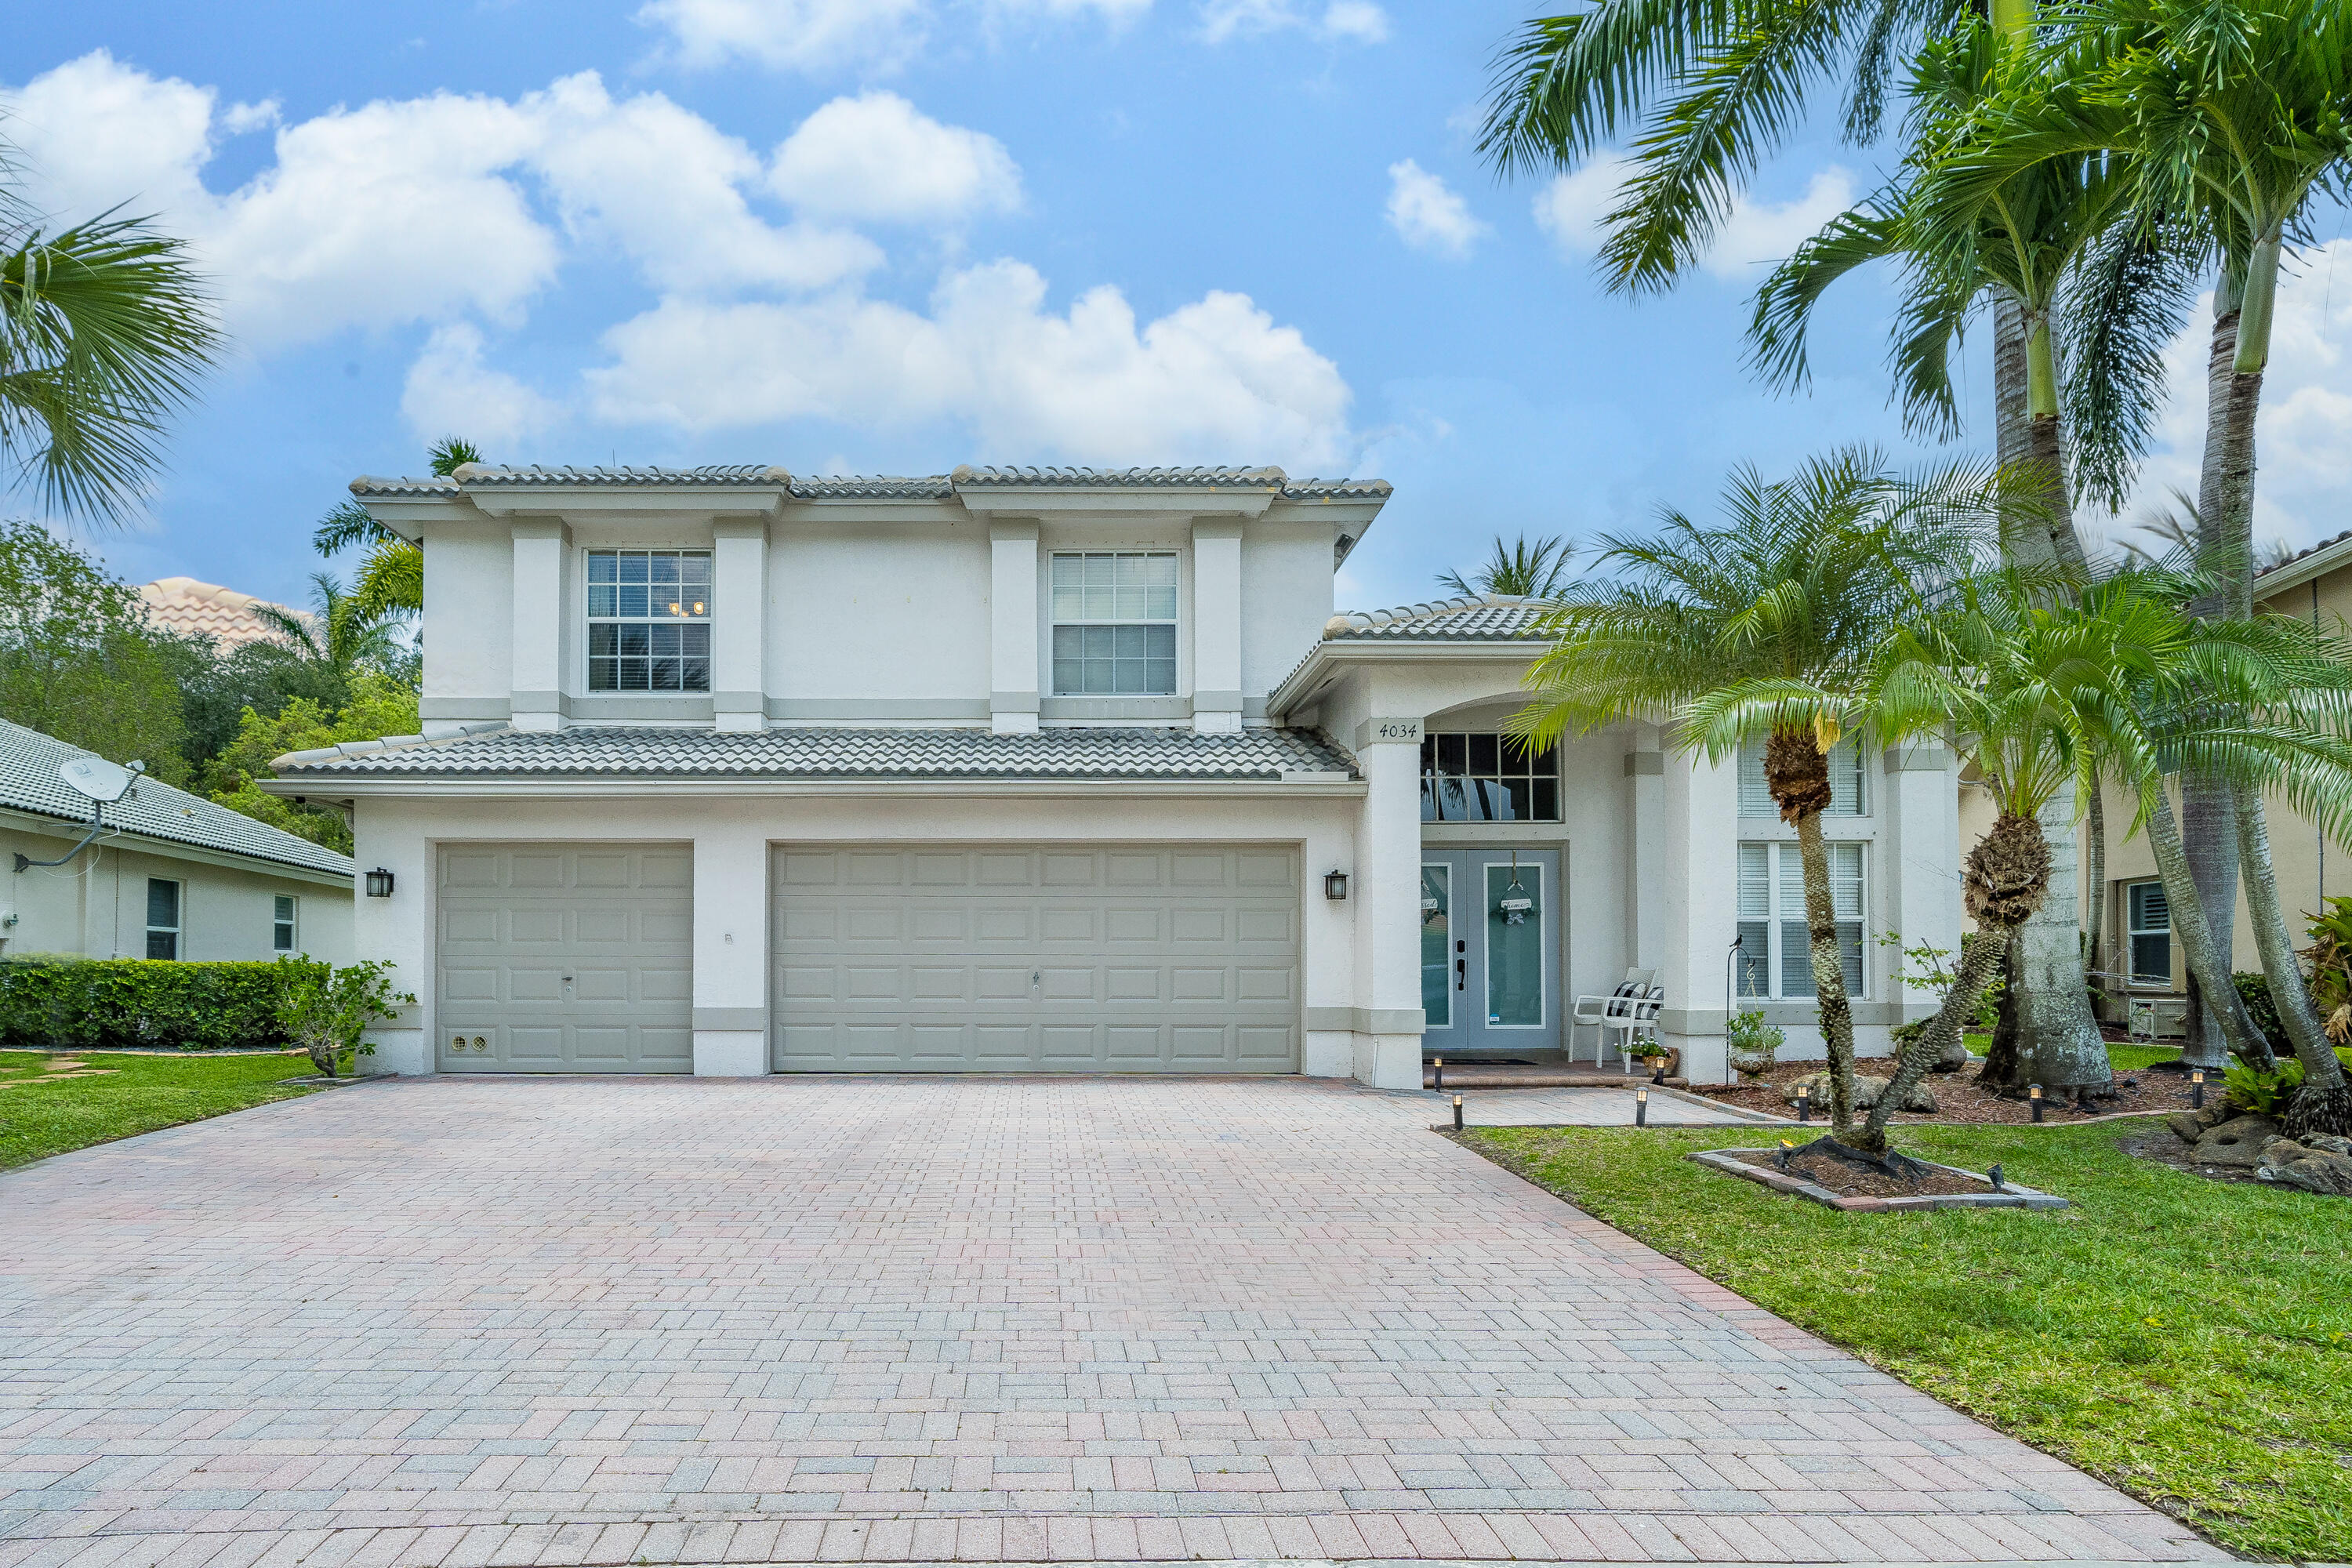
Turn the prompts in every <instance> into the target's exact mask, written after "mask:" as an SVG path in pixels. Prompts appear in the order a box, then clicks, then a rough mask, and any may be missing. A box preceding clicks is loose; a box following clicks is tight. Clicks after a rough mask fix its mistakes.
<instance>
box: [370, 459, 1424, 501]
mask: <svg viewBox="0 0 2352 1568" xmlns="http://www.w3.org/2000/svg"><path fill="white" fill-rule="evenodd" d="M754 484H756V485H783V486H786V487H787V488H789V489H791V491H792V493H793V495H795V496H799V497H801V498H803V500H839V499H851V500H898V499H918V500H942V499H945V498H946V497H948V496H950V495H953V494H954V493H955V492H956V490H957V489H991V488H1003V487H1006V486H1045V485H1052V486H1061V487H1066V488H1074V489H1075V488H1089V487H1092V488H1108V487H1115V486H1124V487H1131V488H1135V489H1151V488H1165V489H1180V488H1190V489H1198V488H1200V487H1202V486H1214V485H1224V486H1241V487H1244V488H1248V489H1270V490H1275V491H1276V492H1278V493H1279V494H1281V495H1282V496H1283V497H1284V498H1285V499H1286V500H1380V499H1381V498H1383V497H1385V496H1387V495H1388V493H1389V483H1388V481H1387V480H1386V479H1291V478H1290V477H1289V476H1288V475H1286V474H1285V473H1284V472H1283V471H1282V470H1281V469H1280V468H973V467H971V466H970V465H966V466H965V467H962V468H958V469H956V471H955V472H954V473H952V474H932V475H929V476H907V475H898V474H845V475H839V476H829V477H815V478H798V479H796V478H794V477H793V475H791V474H789V473H787V472H786V471H785V470H783V469H782V468H768V467H763V466H761V465H760V464H757V463H738V464H714V465H711V466H709V467H706V468H630V467H621V468H488V467H486V466H484V465H481V464H478V463H468V464H467V465H466V466H465V467H464V468H459V469H458V470H457V474H456V475H455V476H453V477H451V478H448V479H432V478H426V479H378V478H375V477H374V476H373V475H368V474H362V475H361V476H360V477H359V478H358V479H353V480H352V494H353V495H356V496H378V497H383V498H387V499H390V498H394V497H404V496H405V497H415V496H454V495H460V494H463V493H464V492H465V491H466V490H467V489H478V488H496V487H499V486H506V485H620V486H639V487H653V486H672V485H677V486H691V485H754Z"/></svg>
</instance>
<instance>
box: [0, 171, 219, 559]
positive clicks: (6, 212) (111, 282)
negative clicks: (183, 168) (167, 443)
mask: <svg viewBox="0 0 2352 1568" xmlns="http://www.w3.org/2000/svg"><path fill="white" fill-rule="evenodd" d="M220 345H221V335H220V330H219V327H218V325H217V324H216V323H215V320H214V312H213V302H212V300H211V299H210V298H209V297H208V295H207V294H206V292H205V288H204V285H203V282H202V280H201V279H199V278H198V276H197V274H196V271H195V268H194V266H193V265H192V264H191V262H190V260H189V258H188V252H187V247H186V245H185V244H184V242H183V241H180V240H177V239H173V238H170V237H166V236H164V235H161V234H158V233H156V232H155V231H154V230H153V229H152V228H151V227H149V226H147V224H146V223H145V222H144V221H143V220H139V219H128V218H118V217H115V216H112V215H111V214H109V215H107V216H103V217H100V218H98V219H95V220H93V221H91V222H89V223H84V224H78V225H75V226H72V227H70V228H66V229H62V230H59V231H58V232H56V233H48V232H46V231H44V229H43V228H42V226H41V225H40V223H39V222H38V220H37V218H36V217H35V216H34V215H33V214H32V212H31V211H30V209H29V208H27V207H26V205H25V204H24V203H23V201H22V200H21V199H20V198H19V197H18V196H17V195H16V191H15V189H14V181H13V174H12V171H11V170H10V169H9V168H8V167H7V164H6V163H5V158H0V461H5V462H6V463H7V464H9V465H11V466H13V467H14V468H16V480H17V481H18V482H28V483H29V484H30V485H31V487H32V488H33V489H34V490H35V491H36V492H37V494H38V495H39V496H40V498H41V500H43V501H44V502H45V503H46V504H47V505H48V506H50V507H51V508H53V509H55V510H58V511H59V512H62V513H68V514H72V515H76V516H79V517H82V518H85V519H89V520H93V521H119V520H121V518H122V517H124V516H125V515H127V514H129V513H130V512H131V510H133V509H134V508H135V507H136V506H137V504H138V502H139V500H140V499H141V497H142V495H143V494H144V493H145V491H146V489H147V488H148V486H149V484H150V482H151V481H152V479H153V477H154V474H155V470H156V468H157V466H158V465H159V464H160V463H161V462H162V460H163V455H162V450H161V447H160V445H159V443H160V440H161V438H162V435H163V426H164V424H165V421H166V420H167V419H168V418H169V417H170V416H172V415H173V414H174V413H176V412H178V411H179V410H180V409H181V408H182V407H184V406H185V405H186V404H187V403H188V402H189V400H190V399H191V398H193V397H194V395H195V387H196V381H197V377H198V375H199V374H201V373H202V372H203V371H204V370H205V368H206V367H207V366H209V365H210V364H211V363H213V361H214V359H215V356H216V355H217V354H218V353H219V352H220Z"/></svg>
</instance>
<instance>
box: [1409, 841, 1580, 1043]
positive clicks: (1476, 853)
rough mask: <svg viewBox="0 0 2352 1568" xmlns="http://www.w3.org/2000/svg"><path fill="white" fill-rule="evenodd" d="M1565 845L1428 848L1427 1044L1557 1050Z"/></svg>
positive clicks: (1424, 905) (1424, 869)
mask: <svg viewBox="0 0 2352 1568" xmlns="http://www.w3.org/2000/svg"><path fill="white" fill-rule="evenodd" d="M1559 920H1560V909H1559V850H1558V849H1516V850H1515V849H1509V848H1502V849H1488V848H1483V847H1481V848H1470V849H1424V850H1423V851H1422V856H1421V1005H1422V1011H1423V1013H1424V1014H1426V1015H1427V1024H1426V1031H1427V1032H1426V1033H1424V1034H1423V1037H1422V1049H1423V1051H1424V1052H1426V1053H1427V1054H1429V1055H1432V1056H1449V1055H1455V1054H1466V1053H1469V1052H1473V1051H1476V1052H1486V1053H1493V1052H1507V1051H1515V1050H1517V1051H1536V1050H1557V1049H1559V1040H1560V1032H1559V931H1560V927H1559Z"/></svg>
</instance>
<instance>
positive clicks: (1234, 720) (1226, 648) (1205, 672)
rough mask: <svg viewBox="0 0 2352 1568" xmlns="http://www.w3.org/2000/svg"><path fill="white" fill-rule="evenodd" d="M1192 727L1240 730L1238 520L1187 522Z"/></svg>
mask: <svg viewBox="0 0 2352 1568" xmlns="http://www.w3.org/2000/svg"><path fill="white" fill-rule="evenodd" d="M1192 728H1193V730H1194V731H1197V732H1199V733H1201V734H1203V735H1237V734H1239V733H1241V728H1242V523H1241V519H1239V518H1237V517H1196V518H1194V519H1193V520H1192Z"/></svg>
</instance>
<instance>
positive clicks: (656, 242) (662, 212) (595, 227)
mask: <svg viewBox="0 0 2352 1568" xmlns="http://www.w3.org/2000/svg"><path fill="white" fill-rule="evenodd" d="M523 101H524V106H525V109H526V110H527V111H528V112H529V113H530V115H531V116H532V117H533V119H534V120H536V121H538V122H539V124H540V125H541V127H542V128H543V131H544V135H545V141H544V143H543V145H541V148H540V149H539V150H538V151H537V152H536V153H534V155H533V159H532V163H533V165H534V167H535V168H536V169H537V170H538V171H539V172H540V173H541V174H542V175H543V176H544V177H545V178H546V180H547V184H548V187H549V190H550V191H551V193H552V194H553V195H554V196H555V198H556V202H557V205H558V206H559V208H560V210H561V211H562V214H563V217H564V221H565V224H566V226H568V227H569V228H571V229H572V232H573V233H574V234H577V235H582V236H583V237H596V238H601V239H604V240H606V241H608V242H610V243H612V244H614V245H616V246H617V247H619V248H620V249H621V250H623V251H624V252H625V253H626V254H627V255H628V256H629V257H630V258H632V259H633V260H635V262H636V263H637V266H638V268H639V270H640V271H642V272H643V273H644V274H645V276H646V279H647V280H648V281H650V282H652V283H653V284H654V285H655V286H656V288H661V289H736V288H742V287H751V286H761V285H766V286H772V287H776V288H784V289H816V288H823V287H824V286H825V285H828V284H832V283H836V282H839V281H840V280H841V279H845V278H850V277H854V276H856V275H857V274H859V273H862V272H866V271H870V270H871V269H872V268H876V267H878V266H880V265H881V264H882V252H881V251H880V250H879V249H878V248H877V247H875V245H874V244H873V242H872V241H870V240H867V239H866V238H864V237H861V236H858V235H855V234H850V233H846V232H844V231H840V230H830V229H824V228H813V227H810V226H805V225H797V224H796V225H793V226H790V227H784V228H779V227H776V226H773V225H771V224H769V223H766V222H764V221H763V220H761V218H759V217H758V216H754V215H753V213H752V212H751V208H750V206H749V205H746V203H745V202H744V199H743V193H742V189H741V187H742V186H744V185H746V184H751V182H753V181H755V180H757V179H758V178H759V177H760V161H759V159H758V158H756V157H755V156H753V154H752V153H751V149H750V148H749V147H746V146H745V145H744V144H743V143H742V142H740V141H738V140H736V139H735V138H734V137H732V136H728V135H725V134H723V133H721V132H719V130H718V129H717V128H716V127H715V126H713V125H712V124H711V123H710V122H709V121H707V120H704V119H702V118H701V117H700V116H699V115H697V114H694V113H692V112H690V111H688V110H684V109H680V108H679V107H678V106H677V104H675V103H672V102H671V101H670V100H668V99H667V98H665V97H663V96H662V95H661V94H659V93H646V94H644V95H642V96H640V97H637V98H633V99H629V100H626V101H625V102H621V103H615V102H614V100H613V99H612V97H611V95H610V94H608V93H607V92H606V91H605V90H604V82H603V81H602V80H600V79H598V78H597V76H596V74H595V73H594V72H593V71H585V72H583V73H581V74H580V75H578V76H572V77H566V78H564V79H562V80H561V81H558V82H557V83H555V85H554V86H552V87H551V88H549V89H547V90H546V91H545V92H544V93H534V94H532V95H531V96H530V98H528V99H526V100H523ZM820 112H823V111H822V110H820ZM938 129H939V130H940V131H941V132H947V133H949V134H955V133H956V132H950V129H949V128H948V127H946V126H940V127H938ZM962 134H967V135H968V134H970V132H962Z"/></svg>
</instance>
